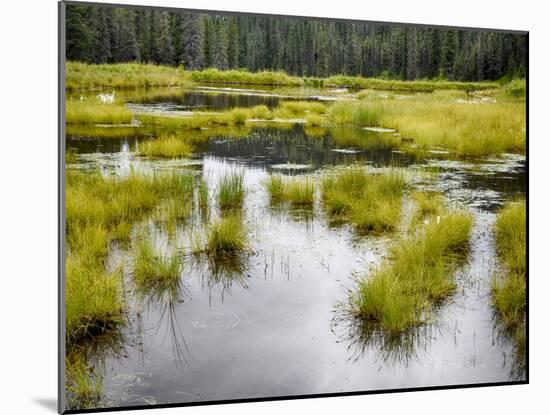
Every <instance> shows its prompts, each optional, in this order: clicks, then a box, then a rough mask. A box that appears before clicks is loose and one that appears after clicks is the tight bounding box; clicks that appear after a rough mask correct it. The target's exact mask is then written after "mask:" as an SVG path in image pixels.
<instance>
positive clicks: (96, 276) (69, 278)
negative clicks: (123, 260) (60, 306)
mask: <svg viewBox="0 0 550 415" xmlns="http://www.w3.org/2000/svg"><path fill="white" fill-rule="evenodd" d="M65 272H66V277H65V292H66V299H65V313H66V314H65V315H66V317H65V322H66V341H67V343H68V344H74V343H77V342H79V341H81V340H82V339H84V338H87V337H90V336H94V335H97V334H101V333H102V332H104V331H107V330H110V329H112V328H114V327H116V326H117V325H119V324H120V323H122V321H123V315H122V313H123V309H124V303H123V300H122V296H121V293H122V287H121V282H122V275H121V272H120V270H119V269H117V270H115V271H114V272H111V273H108V272H107V271H106V269H105V265H104V264H103V261H101V260H99V259H96V258H93V257H91V256H89V255H82V256H79V255H78V254H77V253H73V252H69V255H68V256H67V261H66V265H65Z"/></svg>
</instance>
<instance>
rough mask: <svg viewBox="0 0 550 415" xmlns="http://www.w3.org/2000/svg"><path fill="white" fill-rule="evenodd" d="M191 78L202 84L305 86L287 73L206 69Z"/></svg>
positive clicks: (194, 73)
mask: <svg viewBox="0 0 550 415" xmlns="http://www.w3.org/2000/svg"><path fill="white" fill-rule="evenodd" d="M191 78H192V79H193V81H195V82H201V83H226V84H249V85H295V86H300V85H302V84H303V80H302V79H301V78H298V77H295V76H290V75H288V74H287V73H285V72H275V71H261V72H248V71H244V70H230V71H220V70H218V69H212V68H211V69H205V70H203V71H195V72H193V73H192V75H191Z"/></svg>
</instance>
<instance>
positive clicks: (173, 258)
mask: <svg viewBox="0 0 550 415" xmlns="http://www.w3.org/2000/svg"><path fill="white" fill-rule="evenodd" d="M181 270H182V264H181V261H180V259H179V257H178V256H177V255H161V254H158V253H157V252H156V251H155V247H154V246H153V243H152V241H151V240H150V239H148V238H146V237H142V238H141V239H140V241H139V242H138V243H137V246H136V248H135V254H134V274H133V276H134V283H135V285H136V288H137V290H138V292H139V293H140V294H150V293H151V292H155V291H157V290H163V289H165V288H168V287H172V286H174V285H175V284H177V283H178V281H179V279H180V275H181Z"/></svg>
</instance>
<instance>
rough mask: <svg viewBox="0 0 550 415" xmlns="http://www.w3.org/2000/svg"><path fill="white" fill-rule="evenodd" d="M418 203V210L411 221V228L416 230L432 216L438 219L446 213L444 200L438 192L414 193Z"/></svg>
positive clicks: (413, 196)
mask: <svg viewBox="0 0 550 415" xmlns="http://www.w3.org/2000/svg"><path fill="white" fill-rule="evenodd" d="M412 198H413V200H414V202H415V203H416V210H415V212H414V214H413V217H412V220H411V227H412V228H415V227H416V226H417V225H418V224H419V223H421V222H423V221H424V220H426V219H427V218H429V217H430V216H432V217H435V218H437V216H440V215H441V214H442V213H443V211H444V207H445V205H444V198H443V195H442V194H441V193H437V192H414V193H413V195H412Z"/></svg>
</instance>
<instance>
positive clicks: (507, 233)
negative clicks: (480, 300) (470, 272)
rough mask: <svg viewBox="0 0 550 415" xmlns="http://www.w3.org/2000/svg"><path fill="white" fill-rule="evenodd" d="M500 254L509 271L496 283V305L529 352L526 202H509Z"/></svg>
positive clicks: (499, 225)
mask: <svg viewBox="0 0 550 415" xmlns="http://www.w3.org/2000/svg"><path fill="white" fill-rule="evenodd" d="M495 238H496V244H497V252H498V255H499V258H500V259H501V261H502V264H503V265H504V267H505V269H506V271H505V273H504V275H501V276H499V277H498V278H495V279H494V281H493V287H492V294H493V304H494V307H495V310H496V311H497V313H498V316H499V318H500V321H502V323H503V324H504V327H505V328H506V329H507V331H509V333H510V334H511V335H512V336H513V337H515V339H516V341H517V345H518V350H519V351H520V352H521V353H522V354H523V353H524V352H525V341H526V332H525V330H526V328H525V323H526V321H525V312H526V306H527V294H526V278H527V209H526V204H525V201H519V202H512V203H508V204H507V205H506V206H505V207H504V208H503V209H502V210H501V211H500V213H499V214H498V217H497V221H496V224H495Z"/></svg>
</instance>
